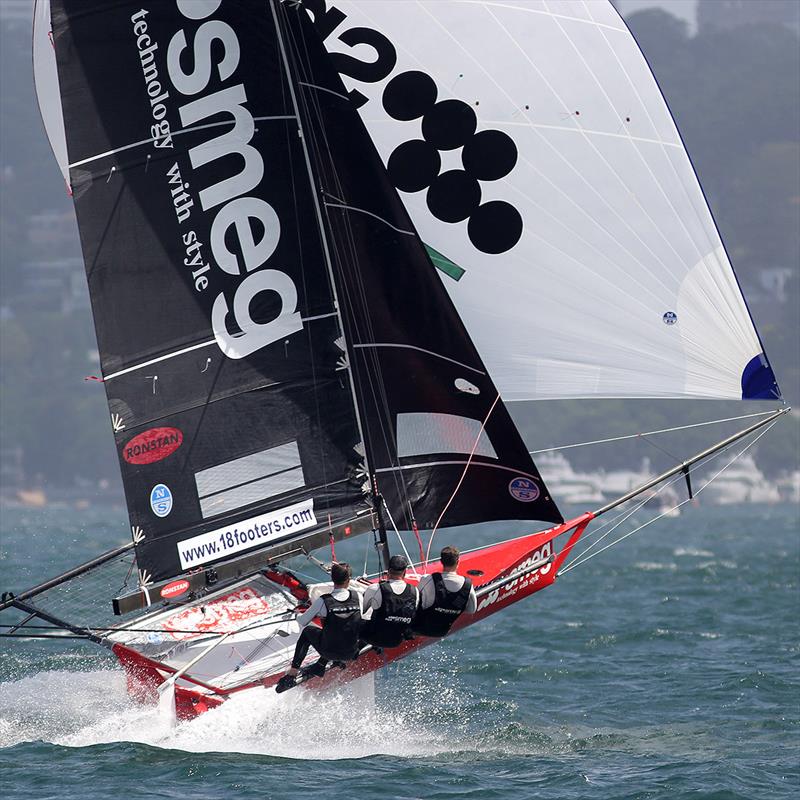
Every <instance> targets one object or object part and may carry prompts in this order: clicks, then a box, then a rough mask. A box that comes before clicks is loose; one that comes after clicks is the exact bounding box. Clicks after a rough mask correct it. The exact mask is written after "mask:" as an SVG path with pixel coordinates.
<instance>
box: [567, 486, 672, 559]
mask: <svg viewBox="0 0 800 800" xmlns="http://www.w3.org/2000/svg"><path fill="white" fill-rule="evenodd" d="M682 478H683V475H676V476H674V477H673V478H672V479H671V480H669V481H668V482H667V483H665V484H663V485H662V486H661V487H660V488H659V489H658V491H656V492H654V493H653V494H652V495H649V496H648V497H646V498H644V499H643V500H641V501H639V502H637V503H636V504H635V505H634V506H633V507H632V508H629V509H626V510H625V511H623V512H622V513H621V514H618V515H617V516H616V517H614V518H613V519H612V520H609V522H607V523H606V524H605V525H602V526H600V527H599V528H596V529H595V530H594V531H591V532H590V534H589V535H596V534H598V533H599V532H600V531H601V530H603V529H604V528H607V527H608V526H609V525H610V526H611V527H610V528H609V529H608V530H607V531H606V532H605V533H604V534H603V535H602V536H601V537H599V538H598V539H595V540H594V541H593V542H592V543H591V544H589V545H588V546H587V547H585V548H584V549H583V550H582V551H581V552H579V553H575V555H574V556H573V559H572V563H574V562H575V561H577V560H578V559H579V558H583V557H584V556H586V555H587V554H588V553H589V552H591V551H592V550H593V549H594V548H595V547H597V545H598V544H600V542H602V541H603V540H604V539H605V538H606V537H607V536H610V535H611V534H612V533H614V531H615V530H617V528H619V527H620V526H621V525H622V524H623V523H625V522H627V521H628V520H629V519H630V518H631V517H632V516H633V515H634V514H635V513H636V512H637V511H640V510H641V509H642V508H643V507H644V506H645V505H647V503H648V502H649V501H650V500H651V499H652V497H653V496H654V495H657V494H659V493H660V492H661V491H662V490H664V489H666V488H667V486H671V485H672V484H673V483H676V482H677V481H679V480H681V479H682ZM676 508H677V506H676ZM672 510H673V509H669V510H668V511H666V512H665V513H667V514H668V513H669V512H670V511H672ZM614 523H616V524H614ZM588 538H589V536H588V535H587V536H586V537H585V538H584V542H585V541H586V539H588ZM564 571H565V570H562V571H561V572H564ZM559 574H561V573H559Z"/></svg>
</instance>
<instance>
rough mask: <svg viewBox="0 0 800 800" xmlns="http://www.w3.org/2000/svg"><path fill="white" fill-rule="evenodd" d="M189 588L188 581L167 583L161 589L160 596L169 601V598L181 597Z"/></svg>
mask: <svg viewBox="0 0 800 800" xmlns="http://www.w3.org/2000/svg"><path fill="white" fill-rule="evenodd" d="M188 588H189V581H187V580H183V579H182V580H179V581H173V582H172V583H168V584H167V585H166V586H164V587H163V588H162V589H161V596H162V597H164V598H166V599H169V598H171V597H178V596H180V595H182V594H183V593H184V592H185V591H186V590H187V589H188Z"/></svg>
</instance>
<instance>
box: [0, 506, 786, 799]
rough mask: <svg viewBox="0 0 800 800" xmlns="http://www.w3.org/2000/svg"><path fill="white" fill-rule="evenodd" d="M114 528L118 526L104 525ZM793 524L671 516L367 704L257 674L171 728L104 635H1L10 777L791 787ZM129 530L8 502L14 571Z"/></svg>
mask: <svg viewBox="0 0 800 800" xmlns="http://www.w3.org/2000/svg"><path fill="white" fill-rule="evenodd" d="M81 520H82V521H83V522H82V525H83V527H81V522H80V521H81ZM107 528H110V529H113V530H114V531H115V533H114V535H112V536H110V537H108V538H107V540H106V541H105V542H104V543H102V544H100V543H99V541H98V540H101V539H102V538H103V536H104V535H105V534H103V533H102V532H103V531H104V530H106V529H107ZM798 528H800V525H799V524H798V509H797V508H796V507H790V506H782V507H770V508H765V507H757V506H743V507H734V508H731V507H728V508H716V509H713V508H707V509H703V508H701V509H693V510H690V511H688V512H687V513H685V514H684V515H683V516H682V517H680V518H678V519H674V520H663V521H660V522H659V523H658V524H657V525H654V526H652V527H650V528H647V529H646V530H644V531H642V532H641V533H640V534H637V535H636V536H634V537H632V538H630V539H628V540H627V541H626V542H624V543H623V544H621V545H619V547H617V548H615V549H613V550H612V551H610V552H608V553H605V554H603V555H601V556H599V557H598V558H595V559H593V560H591V561H589V562H587V563H586V564H585V565H584V566H583V567H580V568H578V569H575V570H574V571H573V572H570V573H569V574H567V575H565V576H563V578H562V579H560V580H559V581H558V583H557V584H556V585H555V586H553V587H551V588H549V589H547V590H546V591H544V592H542V593H540V594H538V595H535V596H534V597H533V598H531V599H529V600H527V601H523V602H522V603H520V604H518V605H517V606H512V607H511V608H510V609H508V610H507V611H506V612H503V613H501V614H499V615H497V616H496V617H492V618H490V620H488V621H487V622H484V623H483V624H481V625H476V626H475V627H474V628H470V629H468V630H467V631H465V632H464V633H462V634H460V635H459V636H457V637H455V638H453V639H452V640H448V641H446V642H443V643H442V644H441V645H439V646H437V647H433V648H429V649H428V650H427V651H425V652H423V653H421V654H419V655H416V656H413V657H411V658H409V659H407V660H406V661H405V662H401V663H400V664H398V665H393V666H391V667H390V668H388V669H387V670H385V672H384V673H383V674H381V675H379V679H378V680H377V682H376V696H375V702H374V704H373V703H372V702H370V701H368V700H367V699H364V698H362V697H361V696H359V695H357V694H354V693H351V692H343V693H334V694H329V695H314V694H310V693H304V692H302V691H299V690H298V691H295V692H289V693H287V694H285V695H282V696H280V697H279V696H277V695H275V694H274V693H273V692H271V691H264V692H263V694H257V695H255V696H251V697H239V698H234V699H233V700H232V701H230V702H228V703H226V704H225V705H224V706H223V707H222V708H220V709H219V710H216V711H212V712H210V713H208V714H206V715H204V716H203V717H201V718H199V719H198V720H195V721H192V722H188V723H182V724H180V725H179V726H178V727H177V728H176V729H171V728H169V727H168V726H167V725H166V723H165V722H164V721H163V720H162V718H161V717H159V716H158V713H157V712H156V711H155V710H154V709H149V708H143V707H141V706H137V705H135V704H133V703H132V702H130V701H129V700H128V699H127V697H126V694H125V689H124V681H123V677H122V674H121V672H120V671H119V670H118V669H116V668H115V667H114V664H113V662H112V661H111V660H110V659H109V658H108V657H107V656H105V654H104V653H103V652H101V651H99V650H97V649H95V648H92V647H89V646H88V645H83V644H62V643H53V642H9V641H8V640H0V645H1V646H2V652H1V653H0V776H2V777H0V792H2V793H3V795H4V796H5V797H8V798H14V799H15V800H16V798H39V799H40V800H41V799H42V798H49V797H58V798H67V799H69V798H75V799H76V800H77V799H78V798H80V800H83V799H84V798H88V797H110V798H117V797H120V798H122V797H136V798H170V800H172V798H175V799H177V798H181V800H183V798H187V797H191V798H197V799H198V800H202V799H204V798H209V800H210V799H211V798H214V800H219V798H259V800H271V799H273V798H274V799H276V800H278V799H281V800H282V799H283V798H286V799H287V800H289V799H293V798H308V797H311V796H314V795H316V794H320V796H333V795H336V796H347V797H359V798H365V799H367V800H368V799H370V798H395V797H397V798H400V797H402V798H417V797H419V798H432V799H433V798H481V800H491V799H492V798H522V799H523V800H524V799H525V798H534V797H548V798H566V799H567V800H571V799H572V798H576V799H577V798H603V800H612V799H613V798H669V799H670V800H679V798H692V800H700V799H701V798H703V799H705V800H711V798H715V799H717V800H723V799H725V800H728V799H731V798H794V797H797V796H800V768H799V767H798V764H799V763H800V690H799V689H800V687H799V686H798V684H800V670H798V664H799V663H800V626H799V625H798V612H799V611H800V545H799V541H800V533H798ZM124 529H125V525H124V521H123V519H122V516H121V513H120V512H105V513H104V514H102V515H101V514H100V512H98V511H94V512H91V513H90V514H89V515H88V516H87V514H86V513H84V514H82V515H81V516H79V515H78V514H77V513H74V512H72V513H67V514H65V513H63V512H59V513H57V514H53V513H52V512H50V513H37V514H34V513H32V512H26V513H21V512H11V511H5V512H3V516H2V558H3V561H2V562H0V564H1V565H2V573H3V577H2V580H1V581H0V583H2V588H4V589H5V588H7V587H8V586H9V584H11V588H17V589H18V588H20V586H21V585H22V584H29V583H32V582H35V581H36V580H37V579H38V578H42V577H45V576H46V575H49V574H51V573H54V572H56V571H57V570H58V569H60V568H62V566H65V565H69V563H70V561H77V560H80V559H82V558H84V557H88V556H90V555H92V554H94V553H95V552H97V551H98V550H99V549H101V548H103V547H110V546H112V545H114V544H116V543H117V542H119V541H123V540H124ZM497 538H501V537H499V536H498V537H497ZM481 539H482V540H483V541H487V539H486V536H485V534H480V533H479V532H477V531H473V532H471V533H470V534H469V535H468V536H467V537H466V540H463V539H462V541H463V542H464V544H465V546H466V545H467V544H469V543H471V542H470V540H472V541H473V542H475V543H477V542H478V541H480V540H481ZM440 543H444V542H440ZM67 545H68V546H69V548H71V550H68V548H67ZM23 573H24V574H23ZM31 576H32V579H31Z"/></svg>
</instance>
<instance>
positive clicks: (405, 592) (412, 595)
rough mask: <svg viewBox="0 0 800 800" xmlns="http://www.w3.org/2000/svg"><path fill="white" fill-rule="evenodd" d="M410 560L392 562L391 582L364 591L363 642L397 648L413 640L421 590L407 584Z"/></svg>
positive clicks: (398, 558) (387, 581) (388, 579)
mask: <svg viewBox="0 0 800 800" xmlns="http://www.w3.org/2000/svg"><path fill="white" fill-rule="evenodd" d="M407 568H408V561H407V560H406V558H405V556H392V557H391V558H390V559H389V569H388V574H387V580H384V581H380V582H379V583H376V584H373V585H372V586H370V587H369V589H367V591H366V592H364V614H365V615H366V614H368V613H369V612H370V611H371V612H372V616H371V617H370V618H369V619H365V620H364V621H363V622H362V623H361V634H360V637H361V640H362V641H363V642H365V643H367V644H371V645H372V646H373V647H376V648H383V647H397V646H398V645H399V644H401V643H402V642H403V640H405V639H410V638H411V637H412V633H411V622H412V620H413V619H414V614H415V613H416V611H417V607H418V606H419V591H418V589H417V587H416V586H411V585H409V584H407V583H406V581H405V575H406V569H407Z"/></svg>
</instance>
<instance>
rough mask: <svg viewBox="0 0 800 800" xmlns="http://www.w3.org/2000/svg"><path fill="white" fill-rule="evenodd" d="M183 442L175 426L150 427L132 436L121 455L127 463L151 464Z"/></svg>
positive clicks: (167, 454)
mask: <svg viewBox="0 0 800 800" xmlns="http://www.w3.org/2000/svg"><path fill="white" fill-rule="evenodd" d="M182 443H183V433H182V432H181V431H179V430H178V429H177V428H151V429H150V430H149V431H144V433H140V434H139V435H138V436H134V437H133V439H131V440H130V441H129V442H128V443H127V444H126V445H125V446H124V447H123V448H122V457H123V458H124V459H125V460H126V461H127V462H128V463H129V464H152V463H154V462H156V461H161V460H162V459H165V458H166V457H167V456H169V455H171V454H172V453H174V452H175V451H176V450H177V449H178V448H179V447H180V446H181V444H182Z"/></svg>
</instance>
